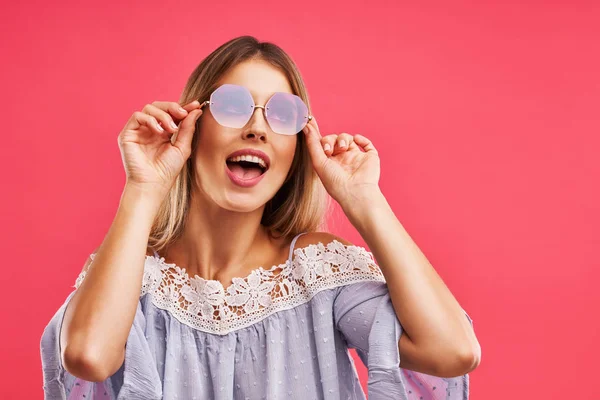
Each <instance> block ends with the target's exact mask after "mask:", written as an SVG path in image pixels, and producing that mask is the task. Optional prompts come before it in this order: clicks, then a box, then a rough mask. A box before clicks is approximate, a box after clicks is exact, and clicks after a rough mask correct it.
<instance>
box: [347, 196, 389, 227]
mask: <svg viewBox="0 0 600 400" xmlns="http://www.w3.org/2000/svg"><path fill="white" fill-rule="evenodd" d="M389 208H390V207H389V204H388V202H387V199H386V198H385V196H384V195H383V193H382V192H381V191H380V190H378V189H377V190H373V191H369V192H368V193H364V194H362V195H359V196H353V197H352V199H351V201H348V202H346V203H345V204H344V205H342V210H343V211H344V213H345V214H346V217H347V218H348V220H349V221H350V222H351V223H352V225H353V226H354V227H355V228H357V230H359V231H361V230H364V229H371V228H370V227H369V224H370V221H372V220H375V219H377V218H379V216H380V215H382V212H383V213H385V212H386V211H387V210H389Z"/></svg>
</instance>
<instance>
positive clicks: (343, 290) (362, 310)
mask: <svg viewBox="0 0 600 400" xmlns="http://www.w3.org/2000/svg"><path fill="white" fill-rule="evenodd" d="M465 316H466V318H467V319H468V320H469V321H470V322H471V324H472V320H471V318H470V317H469V316H468V314H467V313H466V312H465ZM334 317H335V323H336V327H337V329H339V330H340V331H341V333H342V336H343V337H344V338H345V339H346V342H347V343H348V347H349V348H354V349H356V352H357V354H358V356H359V357H360V359H361V360H362V362H363V363H364V364H365V366H366V367H367V369H368V381H367V389H368V397H369V399H370V400H380V399H392V398H398V399H423V400H429V399H433V400H437V399H448V400H466V399H468V398H469V375H468V374H466V375H462V376H458V377H453V378H443V377H437V376H431V375H427V374H423V373H420V372H415V371H411V370H406V369H404V368H400V367H399V365H400V351H399V349H398V341H399V340H400V335H401V334H402V325H401V324H400V321H399V320H398V317H397V316H396V312H395V310H394V308H393V306H392V301H391V298H390V295H389V292H388V287H387V283H386V282H383V281H374V280H373V281H365V282H358V283H351V284H348V285H345V286H340V287H339V288H338V292H337V295H336V298H335V301H334Z"/></svg>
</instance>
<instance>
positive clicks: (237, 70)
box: [217, 60, 293, 103]
mask: <svg viewBox="0 0 600 400" xmlns="http://www.w3.org/2000/svg"><path fill="white" fill-rule="evenodd" d="M224 83H231V84H234V85H240V86H244V87H245V88H247V89H248V90H249V91H250V94H252V97H253V98H254V101H255V102H257V103H263V102H266V101H267V100H268V99H269V98H270V97H271V96H273V94H274V93H275V92H283V93H293V92H292V87H291V86H290V83H289V82H288V80H287V77H286V76H285V74H284V73H283V72H282V71H281V70H279V69H278V68H276V67H274V66H272V65H271V64H269V63H267V62H266V61H262V60H251V61H244V62H242V63H240V64H238V65H236V66H235V67H233V68H231V69H230V70H229V71H227V73H225V75H223V77H221V79H220V80H219V83H218V85H217V86H221V85H222V84H224Z"/></svg>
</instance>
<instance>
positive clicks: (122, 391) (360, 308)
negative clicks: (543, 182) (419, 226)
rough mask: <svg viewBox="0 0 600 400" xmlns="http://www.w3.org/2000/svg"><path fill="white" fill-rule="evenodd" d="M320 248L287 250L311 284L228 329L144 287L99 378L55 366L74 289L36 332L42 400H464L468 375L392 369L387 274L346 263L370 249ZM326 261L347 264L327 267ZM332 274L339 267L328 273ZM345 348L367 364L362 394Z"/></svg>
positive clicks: (393, 335)
mask: <svg viewBox="0 0 600 400" xmlns="http://www.w3.org/2000/svg"><path fill="white" fill-rule="evenodd" d="M298 236H299V235H298ZM298 236H297V237H296V238H294V241H293V242H292V246H291V248H292V249H293V246H294V243H295V241H296V239H297V238H298ZM319 249H320V250H323V249H324V247H310V246H309V247H308V248H305V249H297V250H296V251H295V252H294V254H295V259H297V260H301V262H300V264H301V265H296V266H295V267H294V268H299V267H300V268H301V269H300V270H299V271H300V272H301V273H296V272H297V271H296V269H294V271H293V272H294V273H293V274H291V275H290V276H297V277H298V276H303V277H307V276H310V279H309V280H306V281H302V282H310V285H305V284H304V283H303V284H302V285H298V286H301V288H302V290H300V291H298V290H296V291H294V290H292V291H288V290H285V291H284V293H286V295H288V296H293V300H294V301H290V300H289V299H282V300H281V302H279V303H278V302H275V304H271V303H269V302H268V301H263V302H262V303H264V304H269V306H268V307H271V308H267V309H266V310H267V311H265V309H262V314H260V315H261V318H259V319H256V318H254V317H253V319H252V320H251V323H244V324H231V321H229V320H228V321H227V323H228V325H226V327H227V329H224V328H223V326H224V325H219V324H215V321H210V324H202V323H198V321H200V320H198V319H193V318H182V317H181V316H180V315H179V314H180V313H181V310H180V309H177V310H178V311H177V312H175V311H174V308H173V307H166V306H165V303H164V298H163V297H160V299H162V300H163V301H157V299H158V298H159V297H158V296H156V294H157V293H158V292H156V291H153V290H151V289H152V288H158V287H159V286H158V285H155V286H152V284H151V283H150V284H148V285H147V287H148V288H150V289H148V290H145V291H143V292H142V293H141V296H140V300H139V303H138V307H137V310H136V315H135V318H134V322H133V325H132V327H131V331H130V333H129V336H128V338H127V343H126V347H125V361H124V363H123V365H122V366H121V368H120V369H119V370H118V371H117V372H116V373H114V374H113V375H112V376H110V377H109V378H108V379H106V380H105V381H103V382H88V381H85V380H82V379H80V378H78V377H75V376H73V375H71V374H70V373H69V372H67V371H66V370H65V369H64V367H63V365H62V363H61V358H60V348H59V343H60V342H59V333H60V327H61V325H62V320H63V317H64V312H65V308H66V306H67V304H68V302H69V301H70V299H71V298H72V296H73V294H74V293H75V291H73V292H72V293H70V294H69V295H68V297H67V299H66V300H65V302H64V303H63V304H62V306H61V307H60V308H59V309H58V311H57V312H56V313H55V315H54V316H53V317H52V319H51V320H50V322H49V324H48V325H47V326H46V328H45V329H44V332H43V334H42V338H41V343H40V346H41V359H42V369H43V376H44V394H45V399H47V400H49V399H65V400H66V399H69V400H73V399H77V400H79V399H127V400H130V399H144V400H153V399H156V400H158V399H179V400H201V399H216V400H225V399H228V400H229V399H234V400H248V399H251V400H254V399H287V400H291V399H302V400H309V399H326V400H330V399H331V400H342V399H343V400H351V399H361V400H362V399H366V398H367V394H368V398H369V399H372V400H380V399H391V398H394V399H406V400H409V399H410V400H412V399H427V400H429V399H436V400H437V399H449V400H463V399H468V384H469V377H468V375H464V376H459V377H455V378H440V377H434V376H430V375H425V374H421V373H416V372H414V371H409V370H405V369H402V368H400V367H399V360H400V355H399V351H398V340H399V338H400V334H401V332H402V327H401V325H400V322H399V321H398V319H397V317H396V314H395V312H394V309H393V307H392V305H391V301H390V298H389V293H388V291H387V285H386V283H385V279H383V275H382V274H381V273H380V271H379V274H375V275H374V274H373V265H374V262H370V263H367V264H369V269H368V268H366V267H365V266H364V265H363V266H361V267H360V268H358V267H357V268H355V269H353V268H352V267H350V266H351V265H355V264H357V263H358V264H361V263H363V261H364V260H365V257H364V256H365V254H368V255H370V253H368V252H366V250H365V249H362V248H359V247H358V246H352V247H351V248H347V249H346V250H347V251H340V250H339V248H337V249H336V251H335V252H329V253H328V252H327V251H320V252H319V251H318V250H319ZM307 256H311V257H307ZM370 256H372V255H370ZM315 257H316V259H317V261H315ZM291 258H292V252H291V251H290V260H288V261H291ZM357 260H358V261H357ZM147 262H148V263H150V262H152V261H151V259H150V258H148V259H147ZM333 263H335V264H336V265H338V266H340V265H344V267H343V268H342V267H340V268H337V269H335V268H334V269H332V268H330V267H331V265H332V264H333ZM363 264H364V263H363ZM289 265H290V267H292V266H293V265H294V264H293V263H290V264H289ZM152 271H154V270H152ZM331 271H341V272H343V273H340V275H338V276H336V277H335V278H336V279H329V280H328V279H327V278H328V277H329V278H331V276H332V275H331ZM313 272H314V273H313ZM149 276H156V274H155V272H152V274H151V275H149ZM80 278H82V277H80ZM78 280H79V281H81V279H78ZM146 283H148V282H146V281H145V283H144V284H146ZM241 283H242V286H243V287H244V288H248V287H250V288H251V287H253V286H252V285H253V284H252V285H250V284H248V285H246V286H244V285H243V282H241ZM246 283H248V282H246ZM292 286H293V285H292ZM257 287H258V286H257ZM262 287H263V288H264V286H262ZM280 289H284V288H283V287H280ZM157 290H158V289H157ZM188 290H189V289H188ZM207 290H208V289H207ZM161 293H163V292H161ZM192 294H193V293H192ZM201 294H202V293H200V295H201ZM302 296H304V297H302ZM196 297H202V296H196ZM172 298H176V296H173V297H172ZM186 306H187V308H186V310H189V305H188V304H186ZM196 308H198V309H199V310H201V307H195V308H194V309H196ZM247 310H248V312H250V313H251V312H255V313H256V312H260V310H261V309H259V310H255V309H249V308H248V309H247ZM199 315H201V312H200V311H198V316H199ZM467 317H468V316H467ZM194 321H196V323H194ZM223 323H225V321H224V322H223ZM204 328H207V329H204ZM209 328H210V329H209ZM215 332H218V333H215ZM349 348H355V349H356V350H357V353H358V354H359V356H360V358H361V360H362V362H363V363H364V364H365V365H366V366H367V368H368V371H369V375H368V381H367V386H368V393H367V394H365V393H364V391H363V390H362V387H361V385H360V382H359V380H358V375H357V372H356V368H355V366H354V362H353V359H352V357H351V355H350V353H349V352H348V349H349Z"/></svg>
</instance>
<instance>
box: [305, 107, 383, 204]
mask: <svg viewBox="0 0 600 400" xmlns="http://www.w3.org/2000/svg"><path fill="white" fill-rule="evenodd" d="M303 132H304V137H305V138H306V142H307V146H308V151H309V154H310V158H311V160H312V164H313V168H314V169H315V171H316V172H317V175H318V176H319V178H321V182H323V186H325V189H327V192H328V193H329V194H330V195H331V197H333V198H334V199H335V200H336V201H337V202H338V203H340V205H342V207H345V206H351V205H352V204H353V203H354V202H355V201H359V200H364V199H368V198H369V196H370V195H373V194H377V193H378V192H379V175H380V167H379V165H380V163H379V155H378V153H377V150H376V149H375V146H373V143H371V141H370V140H369V139H367V138H366V137H364V136H362V135H359V134H356V135H350V134H348V133H340V134H339V135H337V134H331V135H327V136H325V137H322V136H321V133H320V131H319V126H318V124H317V121H316V120H315V118H314V117H313V119H312V120H311V121H310V122H309V123H308V124H307V125H306V126H305V127H304V129H303ZM327 145H329V147H327Z"/></svg>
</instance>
